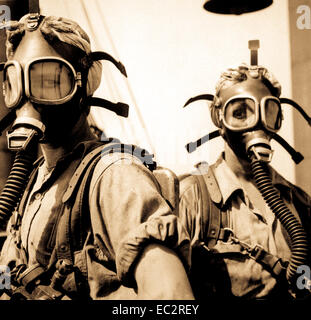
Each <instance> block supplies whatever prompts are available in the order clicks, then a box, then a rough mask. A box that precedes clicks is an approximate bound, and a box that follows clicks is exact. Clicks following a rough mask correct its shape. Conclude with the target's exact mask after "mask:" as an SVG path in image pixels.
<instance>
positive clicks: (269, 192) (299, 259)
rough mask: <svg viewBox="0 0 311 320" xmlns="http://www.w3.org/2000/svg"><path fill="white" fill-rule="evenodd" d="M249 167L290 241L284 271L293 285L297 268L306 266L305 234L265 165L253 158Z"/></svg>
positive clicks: (306, 243)
mask: <svg viewBox="0 0 311 320" xmlns="http://www.w3.org/2000/svg"><path fill="white" fill-rule="evenodd" d="M251 165H252V170H253V174H254V179H255V181H256V185H257V187H258V189H259V191H260V193H261V194H262V196H263V198H264V200H265V201H266V203H267V204H268V206H269V207H270V209H271V210H272V212H273V213H274V214H275V216H276V217H277V219H279V221H280V222H281V224H282V225H283V227H284V228H285V230H286V231H287V233H288V235H289V237H290V239H291V251H292V254H291V258H290V261H289V264H288V267H287V270H286V278H287V280H288V282H289V283H290V284H292V285H294V283H293V282H294V280H295V279H296V276H297V268H298V266H300V265H303V264H306V261H307V258H308V241H307V235H306V232H305V230H304V229H303V227H302V225H301V223H300V222H299V220H298V219H297V218H296V217H295V215H294V214H293V213H292V212H291V211H290V209H289V208H288V207H287V206H286V204H285V203H284V201H283V200H282V199H281V197H280V196H279V193H278V191H277V190H276V189H275V187H274V186H273V185H272V181H271V178H270V175H269V173H268V168H267V165H266V163H264V162H262V161H259V160H257V159H254V158H253V159H252V163H251Z"/></svg>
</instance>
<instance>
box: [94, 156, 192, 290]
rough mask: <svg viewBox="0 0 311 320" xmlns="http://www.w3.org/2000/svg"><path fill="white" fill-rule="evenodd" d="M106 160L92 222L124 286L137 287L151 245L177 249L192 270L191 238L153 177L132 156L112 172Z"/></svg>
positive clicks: (116, 164) (99, 172)
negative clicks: (143, 257)
mask: <svg viewBox="0 0 311 320" xmlns="http://www.w3.org/2000/svg"><path fill="white" fill-rule="evenodd" d="M102 160H103V159H102ZM102 160H101V161H100V162H99V164H98V165H97V166H96V169H95V172H94V176H93V177H95V178H94V179H93V181H92V183H91V193H90V208H91V210H90V211H91V223H92V229H93V233H94V237H95V238H96V239H97V241H100V242H102V244H103V245H104V246H105V247H106V249H107V251H108V252H109V254H110V255H111V257H112V259H114V260H115V262H116V269H117V275H118V277H119V279H120V280H121V281H122V283H123V284H124V285H126V286H129V287H133V286H135V284H136V282H135V280H134V276H133V270H134V266H135V263H136V262H137V261H138V259H139V256H140V255H141V253H142V251H143V249H144V248H145V247H146V246H147V245H148V244H151V243H159V244H162V245H164V246H166V247H169V248H171V249H172V250H174V251H175V252H176V253H177V254H178V256H179V257H180V259H181V260H182V262H183V264H184V266H185V268H186V269H187V268H188V266H189V264H190V241H189V236H188V234H187V232H186V230H185V228H184V227H183V226H182V224H181V223H180V221H179V219H178V217H177V216H176V215H174V214H173V213H172V211H171V209H170V207H169V205H168V204H167V202H166V201H165V199H164V198H163V197H162V196H161V194H160V192H159V189H158V185H157V182H156V180H155V177H154V176H153V174H152V173H151V172H150V171H149V170H148V169H147V168H145V167H144V166H143V165H142V164H141V163H138V161H135V160H134V159H133V158H132V157H131V156H129V155H124V156H122V158H121V159H118V160H117V161H115V162H114V163H112V164H111V165H109V166H108V167H105V163H104V161H102ZM96 171H97V172H96ZM94 180H95V181H94Z"/></svg>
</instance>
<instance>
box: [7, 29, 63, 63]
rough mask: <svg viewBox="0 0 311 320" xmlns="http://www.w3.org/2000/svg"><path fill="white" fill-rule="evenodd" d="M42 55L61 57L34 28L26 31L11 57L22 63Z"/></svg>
mask: <svg viewBox="0 0 311 320" xmlns="http://www.w3.org/2000/svg"><path fill="white" fill-rule="evenodd" d="M44 56H55V57H62V56H61V55H60V54H59V53H58V52H57V51H55V50H54V49H53V47H51V46H50V45H49V43H48V42H47V41H46V40H45V39H44V38H43V36H42V34H41V32H40V31H39V30H36V31H33V32H26V34H25V35H24V37H23V38H22V40H21V42H20V43H19V45H18V47H17V48H16V50H15V52H14V55H13V57H12V58H11V59H12V60H17V61H19V62H20V63H21V64H22V65H23V64H26V63H27V62H28V61H30V60H32V59H34V58H39V57H44Z"/></svg>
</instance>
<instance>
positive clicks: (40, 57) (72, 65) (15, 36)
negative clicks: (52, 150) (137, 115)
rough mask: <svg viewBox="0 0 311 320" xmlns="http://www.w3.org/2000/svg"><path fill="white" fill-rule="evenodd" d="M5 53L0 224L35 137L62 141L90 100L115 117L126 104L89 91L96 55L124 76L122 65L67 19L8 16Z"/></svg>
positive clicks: (17, 193) (20, 183)
mask: <svg viewBox="0 0 311 320" xmlns="http://www.w3.org/2000/svg"><path fill="white" fill-rule="evenodd" d="M30 12H33V11H30ZM6 53H7V58H8V61H7V62H5V63H4V62H3V63H0V71H2V75H3V94H4V103H5V106H6V107H7V108H8V110H9V112H8V113H7V114H6V116H5V117H4V118H2V119H1V120H0V134H2V132H3V131H4V130H5V129H6V128H7V127H8V126H10V125H11V130H10V131H9V132H7V138H8V148H9V149H10V150H12V151H15V152H16V154H15V160H14V163H13V166H12V168H11V172H10V174H9V177H8V179H7V182H6V185H5V186H4V188H3V190H2V192H1V195H0V225H1V226H2V227H3V226H5V225H6V223H7V221H8V220H9V218H10V216H11V215H12V212H13V211H14V210H15V208H16V206H17V204H18V203H19V201H20V198H21V195H22V194H23V192H24V190H25V188H26V186H27V183H28V179H29V176H30V174H31V172H32V169H33V162H34V161H35V160H36V158H37V147H38V143H50V144H51V145H53V146H57V144H55V141H57V142H59V143H63V142H64V140H65V139H66V136H67V135H68V133H69V132H70V131H71V130H72V129H73V128H74V126H75V125H76V124H77V123H79V122H78V120H79V119H80V118H81V114H82V112H86V113H87V112H88V110H89V108H90V107H91V106H92V107H103V108H105V109H108V110H110V111H112V112H114V113H116V114H117V115H118V116H121V117H127V116H128V110H129V106H128V105H127V104H124V103H121V102H117V103H113V102H111V101H108V100H105V99H102V98H98V97H93V93H94V91H95V90H96V89H97V88H98V86H99V84H100V79H101V71H102V66H101V63H100V60H107V61H110V62H111V63H113V64H114V66H115V67H117V69H118V70H119V71H120V72H121V73H122V74H123V75H124V76H125V77H126V76H127V74H126V70H125V68H124V66H123V64H122V63H121V62H120V61H116V60H115V59H114V58H113V57H112V56H111V55H109V54H108V53H106V52H102V51H96V52H92V51H91V48H90V40H89V38H88V36H87V34H86V33H85V32H84V31H83V30H82V28H81V27H80V26H79V25H78V24H77V23H75V22H74V21H72V20H69V19H66V18H61V17H54V16H50V17H49V16H47V17H45V16H42V15H40V14H39V13H30V14H28V15H26V16H24V17H23V18H22V19H21V20H20V21H12V22H10V26H9V27H8V28H7V42H6ZM51 141H53V143H54V144H52V143H51Z"/></svg>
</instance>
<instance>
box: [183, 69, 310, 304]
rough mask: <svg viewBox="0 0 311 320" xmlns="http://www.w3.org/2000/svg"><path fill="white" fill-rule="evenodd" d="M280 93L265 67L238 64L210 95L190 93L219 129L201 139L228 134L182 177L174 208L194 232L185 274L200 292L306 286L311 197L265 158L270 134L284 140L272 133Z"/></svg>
mask: <svg viewBox="0 0 311 320" xmlns="http://www.w3.org/2000/svg"><path fill="white" fill-rule="evenodd" d="M280 93H281V86H280V84H279V82H278V81H277V80H276V79H275V77H274V76H273V75H272V74H271V72H269V71H268V70H267V69H266V68H264V67H261V66H258V65H257V64H256V65H246V64H242V65H240V66H239V67H238V68H232V69H228V70H226V71H225V72H223V73H222V74H221V77H220V80H219V82H218V84H217V86H216V94H215V96H212V95H208V94H205V95H200V96H197V97H195V98H191V99H190V100H189V101H188V103H189V102H194V101H196V100H202V99H204V100H210V101H212V103H211V104H210V111H211V118H212V120H213V123H214V124H215V125H216V126H217V127H218V128H219V130H217V131H215V132H213V133H211V134H209V135H208V136H206V137H205V138H203V140H208V138H209V139H211V138H215V137H217V136H221V137H222V138H223V139H224V140H225V145H224V152H223V153H222V154H221V156H220V158H219V159H218V160H217V161H216V163H215V164H213V165H210V166H209V165H208V164H207V163H206V162H205V163H204V162H202V163H200V164H198V165H197V171H195V172H194V174H185V175H183V176H181V177H180V180H181V182H180V208H179V215H180V218H181V220H182V221H183V224H184V226H185V227H186V229H187V230H188V232H189V234H190V237H191V244H192V247H193V252H192V270H191V272H190V274H191V275H190V281H191V284H192V288H193V291H194V295H195V297H196V298H197V299H205V298H208V297H231V298H234V297H241V298H247V299H249V298H254V299H256V298H267V299H268V298H271V299H272V298H273V297H275V298H280V297H284V298H290V299H291V298H293V297H301V296H305V294H306V293H307V290H306V289H307V287H304V285H303V284H306V283H307V280H308V279H307V278H305V279H300V278H299V276H300V277H303V275H302V273H303V272H302V271H300V272H299V268H301V266H304V267H306V266H310V256H309V247H310V245H309V243H310V230H311V229H310V226H311V225H310V221H311V219H310V218H311V216H310V214H311V212H310V207H311V200H310V197H309V196H308V195H307V194H306V193H305V192H304V191H303V190H301V189H300V188H299V187H297V186H295V185H293V184H292V183H290V182H289V181H287V180H286V179H284V178H283V177H282V176H281V175H280V174H278V173H277V171H276V170H275V169H273V168H272V167H271V166H270V165H269V162H270V160H271V158H272V155H273V150H272V148H271V139H277V141H278V142H282V143H283V146H286V144H284V141H283V140H281V138H280V137H279V136H278V135H277V131H278V130H279V129H280V127H281V124H282V111H281V102H283V100H282V98H280ZM284 99H285V98H284ZM284 101H285V100H284ZM286 101H287V102H289V101H290V100H289V99H286ZM188 103H187V104H188ZM187 104H186V105H187ZM308 119H309V118H308ZM203 140H202V139H201V140H198V142H197V143H196V145H194V144H195V143H194V142H193V143H189V144H188V146H187V147H188V148H190V149H191V148H192V149H195V148H196V147H197V146H199V145H200V144H201V143H202V141H203ZM287 147H288V145H287ZM288 150H289V149H288ZM188 151H189V149H188ZM296 156H297V154H296ZM296 160H297V162H298V159H296ZM297 283H300V284H302V286H301V285H300V287H299V288H298V287H297Z"/></svg>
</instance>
